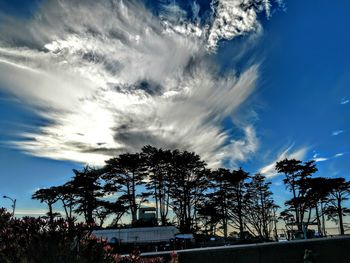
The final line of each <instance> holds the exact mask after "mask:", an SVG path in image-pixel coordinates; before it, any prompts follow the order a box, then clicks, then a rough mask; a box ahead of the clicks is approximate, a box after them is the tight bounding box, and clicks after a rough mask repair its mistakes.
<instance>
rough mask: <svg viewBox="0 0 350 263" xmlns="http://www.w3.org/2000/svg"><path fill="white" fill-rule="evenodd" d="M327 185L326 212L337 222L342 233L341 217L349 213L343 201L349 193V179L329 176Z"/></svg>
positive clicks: (342, 233) (342, 221) (342, 222)
mask: <svg viewBox="0 0 350 263" xmlns="http://www.w3.org/2000/svg"><path fill="white" fill-rule="evenodd" d="M327 181H328V182H327V185H328V187H329V188H330V193H329V197H328V204H327V208H326V214H327V215H328V217H329V218H330V219H333V220H335V221H337V222H338V224H339V232H340V234H341V235H344V233H345V231H344V220H343V217H344V216H346V215H348V214H350V209H348V208H346V207H344V201H346V200H348V199H349V198H348V197H349V195H350V181H348V182H347V181H345V178H341V177H340V178H329V179H328V180H327Z"/></svg>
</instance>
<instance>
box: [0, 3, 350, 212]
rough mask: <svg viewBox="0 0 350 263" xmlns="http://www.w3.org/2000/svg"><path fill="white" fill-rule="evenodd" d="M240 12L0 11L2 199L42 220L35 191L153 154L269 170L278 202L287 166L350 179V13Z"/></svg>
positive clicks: (34, 6) (307, 9)
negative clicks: (281, 163) (312, 163)
mask: <svg viewBox="0 0 350 263" xmlns="http://www.w3.org/2000/svg"><path fill="white" fill-rule="evenodd" d="M228 2H230V1H225V0H222V1H218V3H219V4H218V5H217V6H215V8H214V12H215V14H214V15H213V13H212V12H213V11H212V9H211V8H210V1H197V2H190V1H158V2H156V3H155V1H144V2H143V4H144V6H143V5H139V4H138V3H137V2H135V3H132V4H124V5H121V4H120V3H119V1H117V2H116V3H119V4H116V5H115V6H113V7H110V6H108V5H107V4H106V5H105V4H94V3H93V1H86V2H84V4H73V3H71V2H70V1H61V3H60V4H58V2H56V1H45V0H42V1H12V0H3V1H1V2H0V10H1V12H0V22H2V23H0V31H1V34H0V163H1V166H2V169H1V174H0V176H1V179H2V183H1V185H0V194H1V195H4V194H6V195H9V196H11V197H15V198H17V199H18V211H19V213H34V212H38V211H39V212H40V209H42V208H45V207H44V206H41V205H40V204H39V203H38V202H36V201H32V200H30V196H31V194H32V193H33V191H34V190H35V189H37V188H40V187H48V186H51V185H57V184H61V183H63V182H65V181H66V180H67V179H68V178H69V177H70V176H71V175H72V172H71V170H72V169H74V168H79V167H81V166H82V165H83V164H84V163H85V162H88V163H92V164H94V165H100V164H101V163H103V160H104V159H107V158H108V157H110V156H113V155H115V154H118V153H121V152H123V151H137V150H139V148H140V147H141V146H142V145H143V144H153V145H156V146H158V147H170V148H171V147H178V148H182V149H188V150H193V151H196V152H197V153H199V154H200V155H201V156H203V158H204V159H206V161H207V162H208V163H209V165H210V166H212V167H217V166H222V165H225V166H227V167H238V166H242V167H243V168H244V169H246V170H247V171H249V172H251V173H254V172H257V171H261V172H263V173H264V174H265V175H267V176H268V177H269V178H270V179H271V180H272V182H273V191H274V193H275V197H276V199H277V200H278V202H279V203H282V202H283V201H284V200H285V199H286V198H287V197H288V195H287V193H286V191H285V189H284V186H283V185H281V179H282V177H281V176H276V174H275V172H274V171H273V169H272V167H273V164H274V163H275V162H276V161H277V160H280V159H281V158H285V157H294V158H299V159H302V160H309V159H315V160H317V166H318V168H319V172H318V174H319V175H322V176H327V177H335V176H343V177H346V178H347V179H350V174H349V173H350V166H349V157H350V140H349V138H350V135H349V132H350V103H349V100H350V59H349V58H350V49H349V48H348V47H349V46H350V35H349V34H347V32H348V27H349V25H350V17H349V16H348V14H347V13H348V12H347V10H350V2H349V1H347V0H339V1H337V3H336V4H334V3H333V4H331V3H330V2H329V1H324V0H317V1H316V0H313V1H301V0H298V1H285V3H282V2H281V1H271V8H270V9H269V8H267V9H266V6H263V5H261V4H257V5H256V7H255V8H253V7H250V8H248V9H245V10H240V9H239V8H238V7H237V6H235V5H233V6H232V5H231V6H230V5H229V4H228ZM237 2H239V1H237ZM251 2H252V3H253V2H257V1H253V0H252V1H251ZM77 10H79V11H77ZM91 10H94V12H91ZM197 13H198V15H196V14H197ZM125 14H127V15H125ZM223 14H225V15H227V17H226V22H227V27H223V26H222V24H221V23H222V22H223V20H222V19H223V18H222V16H223ZM236 17H240V18H239V20H237V19H236V20H235V18H236ZM103 18H105V19H106V20H104V19H103ZM107 18H108V19H107ZM121 18H123V19H121ZM237 21H241V22H242V23H240V22H237ZM145 83H146V84H145ZM0 205H1V206H5V207H9V205H10V204H9V202H8V200H1V201H0ZM18 215H20V214H18Z"/></svg>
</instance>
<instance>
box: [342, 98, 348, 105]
mask: <svg viewBox="0 0 350 263" xmlns="http://www.w3.org/2000/svg"><path fill="white" fill-rule="evenodd" d="M349 102H350V100H349V99H347V98H342V99H341V101H340V104H342V105H345V104H348V103H349Z"/></svg>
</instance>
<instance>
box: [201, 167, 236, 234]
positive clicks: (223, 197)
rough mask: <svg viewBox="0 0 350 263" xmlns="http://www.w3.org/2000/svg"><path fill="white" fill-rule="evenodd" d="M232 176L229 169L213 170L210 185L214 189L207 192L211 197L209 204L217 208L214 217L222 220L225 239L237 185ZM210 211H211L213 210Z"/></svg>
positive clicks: (209, 197)
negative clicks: (233, 182)
mask: <svg viewBox="0 0 350 263" xmlns="http://www.w3.org/2000/svg"><path fill="white" fill-rule="evenodd" d="M231 177H232V173H231V172H230V170H228V169H223V168H219V169H217V170H216V171H213V172H212V173H211V176H210V184H209V185H208V186H209V187H210V188H211V189H212V191H211V192H210V193H208V194H207V197H208V199H209V202H208V205H209V204H210V205H211V206H212V207H213V208H215V209H216V213H214V214H213V216H212V217H213V218H214V219H215V221H216V220H219V222H221V228H222V229H223V233H224V238H225V239H226V238H227V236H228V221H229V209H230V207H231V206H232V203H231V202H232V198H233V196H234V193H233V190H234V189H235V186H236V185H235V184H232V180H231ZM208 211H209V212H211V210H208ZM211 213H212V212H211ZM215 221H214V222H215ZM215 223H216V222H215Z"/></svg>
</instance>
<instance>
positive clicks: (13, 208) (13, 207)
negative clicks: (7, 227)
mask: <svg viewBox="0 0 350 263" xmlns="http://www.w3.org/2000/svg"><path fill="white" fill-rule="evenodd" d="M3 198H7V199H10V200H11V201H12V217H14V216H15V209H16V199H13V198H11V197H9V196H6V195H4V196H3Z"/></svg>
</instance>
